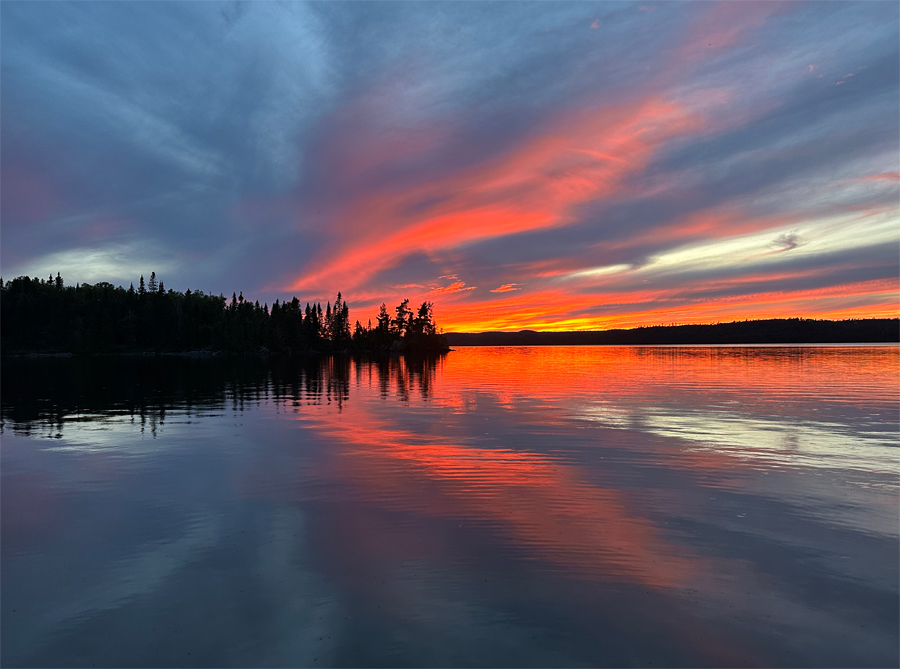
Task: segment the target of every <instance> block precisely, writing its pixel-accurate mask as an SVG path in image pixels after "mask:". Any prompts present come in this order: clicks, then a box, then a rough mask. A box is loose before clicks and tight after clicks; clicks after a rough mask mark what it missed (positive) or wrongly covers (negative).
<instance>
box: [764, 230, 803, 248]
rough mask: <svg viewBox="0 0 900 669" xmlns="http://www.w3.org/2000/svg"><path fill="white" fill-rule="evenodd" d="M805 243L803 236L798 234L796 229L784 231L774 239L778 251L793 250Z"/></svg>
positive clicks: (773, 242)
mask: <svg viewBox="0 0 900 669" xmlns="http://www.w3.org/2000/svg"><path fill="white" fill-rule="evenodd" d="M804 243H805V242H804V241H803V238H802V237H800V235H798V234H797V231H796V230H793V231H791V232H784V233H782V234H780V235H778V237H776V238H775V239H773V240H772V244H773V245H774V246H775V247H776V249H777V250H778V251H792V250H794V249H795V248H797V247H798V246H800V245H801V244H804Z"/></svg>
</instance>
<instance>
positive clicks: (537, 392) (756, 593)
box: [0, 347, 900, 666]
mask: <svg viewBox="0 0 900 669" xmlns="http://www.w3.org/2000/svg"><path fill="white" fill-rule="evenodd" d="M898 384H900V355H898V348H897V347H870V348H866V347H848V348H839V347H834V348H774V347H772V348H601V347H572V348H566V347H559V348H494V349H488V348H474V349H461V350H458V351H455V352H451V353H450V354H448V355H447V356H445V357H443V358H441V359H438V360H435V361H431V362H427V363H425V362H419V363H411V362H407V361H404V360H402V359H392V360H386V361H381V362H366V361H353V360H322V361H317V360H313V361H302V360H301V361H297V360H294V361H290V360H289V361H280V362H279V361H269V362H265V361H260V360H232V361H227V360H225V361H223V360H190V359H183V358H171V357H164V358H153V357H145V358H134V359H126V358H94V359H63V360H59V359H54V360H5V361H4V363H3V374H2V417H3V418H2V420H3V423H2V449H0V454H2V506H0V509H2V526H0V527H2V543H0V548H2V569H0V579H2V582H0V588H2V590H0V592H2V597H0V609H2V610H0V614H2V618H0V620H2V650H0V652H2V655H0V661H2V663H3V665H4V666H18V665H27V666H35V665H54V666H59V665H65V666H76V665H87V666H92V665H97V666H110V665H115V666H134V665H144V666H173V665H174V666H191V665H204V666H213V665H214V666H235V665H238V666H283V665H290V666H334V665H351V666H373V665H380V666H384V665H389V666H409V665H415V666H445V665H457V666H459V665H490V666H502V665H515V666H525V665H537V666H575V665H594V666H597V665H612V666H629V665H636V666H658V665H666V666H674V665H687V666H701V665H715V666H734V665H741V666H744V665H757V666H759V665H762V666H864V665H880V666H897V664H898V661H900V658H898V643H900V638H898V637H900V633H898V627H900V619H898V604H900V597H898V570H900V543H898V526H900V517H898V516H900V511H898V508H900V507H898V503H900V499H898V488H900V485H898V483H900V479H898V475H900V448H898V447H900V441H898V402H900V389H898Z"/></svg>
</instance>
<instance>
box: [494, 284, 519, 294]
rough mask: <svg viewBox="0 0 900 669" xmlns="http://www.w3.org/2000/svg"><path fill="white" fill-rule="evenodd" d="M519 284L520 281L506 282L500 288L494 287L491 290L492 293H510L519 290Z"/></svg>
mask: <svg viewBox="0 0 900 669" xmlns="http://www.w3.org/2000/svg"><path fill="white" fill-rule="evenodd" d="M518 285H519V284H518V283H504V284H503V285H502V286H500V287H499V288H494V289H493V290H491V292H492V293H508V292H510V291H513V290H519V288H517V287H516V286H518Z"/></svg>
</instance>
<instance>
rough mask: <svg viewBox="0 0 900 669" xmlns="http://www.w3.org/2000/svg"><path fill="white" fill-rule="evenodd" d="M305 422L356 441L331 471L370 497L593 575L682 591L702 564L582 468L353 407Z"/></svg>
mask: <svg viewBox="0 0 900 669" xmlns="http://www.w3.org/2000/svg"><path fill="white" fill-rule="evenodd" d="M302 420H303V421H304V423H305V424H306V425H308V426H311V427H316V428H320V429H321V430H322V432H323V433H326V434H327V435H328V437H329V438H330V439H334V440H337V441H339V442H340V443H342V444H343V445H346V446H350V447H351V448H349V449H345V450H342V451H341V457H340V458H338V459H337V461H336V462H335V463H334V471H332V472H330V473H331V474H332V475H334V476H336V477H338V478H340V479H343V480H346V481H348V482H350V483H351V485H352V486H353V488H354V489H355V490H356V491H357V492H358V494H360V495H362V497H363V498H364V499H366V500H370V501H373V502H377V503H378V504H382V505H385V506H387V507H390V508H394V509H396V510H403V511H410V510H412V511H414V512H416V513H420V514H425V515H429V516H438V517H444V518H451V519H459V520H462V521H464V522H465V523H466V524H467V525H468V524H475V525H481V526H487V527H489V528H491V529H492V530H493V531H495V532H497V534H498V535H500V536H501V537H503V538H506V539H509V540H511V541H512V542H513V544H514V546H517V547H524V548H525V549H526V550H527V552H528V554H529V557H530V558H531V559H538V560H541V561H544V562H546V563H550V564H553V565H556V566H557V567H559V568H563V569H566V570H569V571H574V572H576V573H578V574H580V575H582V576H585V577H590V578H604V579H610V580H622V581H626V582H632V583H639V584H642V585H645V586H649V587H653V588H673V587H678V586H682V585H684V583H685V581H686V580H687V579H688V578H689V577H690V576H691V575H692V574H694V573H695V572H696V571H697V569H698V568H699V566H700V565H699V564H698V563H697V558H696V557H688V556H686V555H685V554H684V553H683V551H681V550H680V549H679V548H678V547H677V546H675V545H674V544H670V543H668V542H667V541H666V540H665V538H664V537H663V536H662V534H661V532H660V531H659V530H658V528H656V527H655V526H654V525H653V524H652V523H651V522H649V521H648V520H646V519H645V518H643V517H641V516H640V515H638V514H637V513H635V512H634V511H633V510H631V509H629V506H628V503H627V500H626V497H625V495H624V494H623V493H622V492H621V491H619V490H615V489H609V488H602V487H598V486H596V485H592V484H591V483H589V482H588V481H587V479H586V477H585V476H584V475H583V473H582V472H581V470H580V469H579V467H578V466H576V465H572V464H568V463H563V462H558V461H556V460H554V459H552V458H550V457H547V456H543V455H539V454H536V453H529V452H520V451H513V450H509V449H489V448H482V447H478V446H476V445H474V444H473V445H468V444H461V443H448V442H447V441H445V440H443V439H441V438H440V437H439V436H437V435H434V436H427V435H423V433H422V431H415V432H414V431H411V430H405V429H401V428H396V427H394V426H392V425H391V424H390V423H389V422H388V421H385V420H382V419H379V418H378V417H377V416H375V415H374V414H373V413H370V412H368V411H366V410H365V409H364V408H363V407H362V406H361V405H359V404H353V403H350V404H348V405H347V406H346V407H345V408H344V410H343V412H342V415H341V418H340V420H339V421H334V420H333V418H329V417H327V416H321V415H316V416H312V417H309V416H304V417H303V418H302ZM436 428H437V426H436Z"/></svg>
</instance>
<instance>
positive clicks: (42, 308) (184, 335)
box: [0, 272, 900, 354]
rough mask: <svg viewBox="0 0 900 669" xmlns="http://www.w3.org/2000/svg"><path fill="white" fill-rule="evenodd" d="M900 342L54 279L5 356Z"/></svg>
mask: <svg viewBox="0 0 900 669" xmlns="http://www.w3.org/2000/svg"><path fill="white" fill-rule="evenodd" d="M897 341H900V320H898V319H896V318H870V319H850V320H843V321H829V320H814V319H802V318H782V319H768V320H755V321H736V322H732V323H717V324H712V325H673V326H652V327H639V328H634V329H631V330H621V329H619V330H605V331H578V332H535V331H532V330H523V331H520V332H482V333H448V334H447V335H444V334H442V333H440V332H439V331H438V329H437V326H436V325H435V321H434V313H433V304H432V303H431V302H427V301H426V302H423V303H422V304H421V305H420V306H419V307H418V308H417V309H413V308H412V307H410V304H409V300H403V301H402V302H401V303H400V304H399V305H397V307H395V308H394V310H393V312H389V311H388V309H387V307H386V305H384V304H382V305H381V308H380V310H379V313H378V316H377V317H376V319H375V323H374V324H373V323H372V322H371V321H369V322H367V324H366V325H362V324H361V323H360V322H359V321H358V320H357V321H355V323H354V324H353V325H352V326H351V319H350V309H349V306H348V304H347V302H346V301H345V300H344V299H343V297H342V295H341V293H338V294H337V297H336V299H335V300H334V303H333V304H332V303H331V302H330V301H329V302H327V303H326V305H325V308H324V309H323V308H322V304H321V303H319V302H316V303H306V305H305V307H303V306H301V304H300V301H299V300H298V299H297V298H296V297H294V298H293V299H292V300H290V301H284V302H280V301H279V300H276V301H275V303H274V304H273V305H272V306H271V307H269V306H268V304H264V305H263V306H260V304H259V302H258V301H254V302H251V301H249V300H246V299H244V295H243V293H238V294H235V293H232V296H231V299H230V300H229V299H227V298H226V297H225V296H224V295H208V294H206V293H203V292H202V291H191V290H186V291H185V292H183V293H181V292H178V291H175V290H166V289H165V286H164V284H163V282H162V281H161V280H158V279H157V277H156V273H155V272H153V273H151V274H150V279H149V281H147V282H146V283H145V281H144V277H143V276H141V278H140V279H139V282H138V287H137V288H135V287H134V285H133V284H132V285H131V286H129V287H128V288H127V289H125V288H122V287H121V286H114V285H113V284H111V283H107V282H99V283H96V284H93V285H92V284H87V283H83V284H76V285H75V286H66V285H65V282H64V281H63V278H62V276H60V274H59V273H57V274H56V276H55V277H53V276H52V275H51V276H50V277H49V278H48V279H39V278H36V277H35V278H31V277H27V276H21V277H18V278H16V279H13V280H12V281H7V282H4V281H3V279H2V278H0V349H2V352H3V353H4V354H16V353H132V352H191V351H197V352H199V351H206V352H227V353H257V352H262V353H265V352H273V353H294V352H306V353H334V352H358V353H363V352H368V353H386V352H395V353H399V352H404V353H411V354H430V353H440V352H444V351H447V350H449V345H450V344H452V345H458V346H459V345H461V346H516V345H518V346H542V345H570V346H572V345H576V346H577V345H603V344H606V345H660V344H698V345H703V344H779V343H781V344H799V343H809V344H812V343H854V342H859V343H863V342H869V343H874V342H897Z"/></svg>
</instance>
